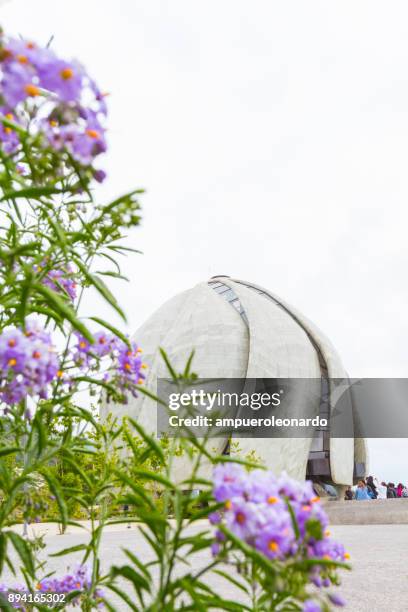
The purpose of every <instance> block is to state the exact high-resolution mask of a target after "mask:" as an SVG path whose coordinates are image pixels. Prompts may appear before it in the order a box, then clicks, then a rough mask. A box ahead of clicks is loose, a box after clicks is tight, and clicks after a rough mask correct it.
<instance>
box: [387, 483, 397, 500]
mask: <svg viewBox="0 0 408 612" xmlns="http://www.w3.org/2000/svg"><path fill="white" fill-rule="evenodd" d="M394 497H397V492H396V490H395V484H394V483H393V482H389V483H388V484H387V498H388V499H394Z"/></svg>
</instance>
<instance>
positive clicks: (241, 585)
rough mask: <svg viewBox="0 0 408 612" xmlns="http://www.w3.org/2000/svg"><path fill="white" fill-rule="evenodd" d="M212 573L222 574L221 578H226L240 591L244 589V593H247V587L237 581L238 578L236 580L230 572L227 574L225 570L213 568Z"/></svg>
mask: <svg viewBox="0 0 408 612" xmlns="http://www.w3.org/2000/svg"><path fill="white" fill-rule="evenodd" d="M213 572H214V574H218V575H219V576H222V577H223V578H225V580H228V582H230V583H231V584H233V585H234V586H236V587H237V588H238V589H241V591H244V593H246V594H248V593H249V591H248V588H247V587H246V586H245V585H244V584H242V582H239V581H238V580H236V579H235V578H233V577H232V576H231V575H230V574H227V572H223V571H222V570H217V569H215V570H213Z"/></svg>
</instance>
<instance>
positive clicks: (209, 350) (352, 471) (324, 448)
mask: <svg viewBox="0 0 408 612" xmlns="http://www.w3.org/2000/svg"><path fill="white" fill-rule="evenodd" d="M134 337H135V339H136V340H137V342H138V344H139V346H141V347H142V349H143V356H144V361H145V362H146V364H147V366H148V369H147V378H146V386H147V387H148V388H149V389H150V390H152V391H153V392H154V391H155V390H156V381H157V378H158V377H164V378H165V377H166V376H168V372H167V370H166V366H165V364H164V362H163V360H162V358H161V356H160V353H159V350H158V349H159V347H162V348H164V350H165V351H166V353H167V354H168V356H169V359H170V362H171V364H172V365H173V367H174V368H175V369H177V370H178V371H182V370H183V369H184V367H185V364H186V361H187V359H188V357H189V355H190V353H191V350H192V349H194V350H195V355H194V361H193V370H194V372H196V373H197V374H198V375H199V377H200V378H221V377H222V378H243V379H245V378H251V379H254V378H271V379H274V378H314V379H316V378H320V379H321V380H322V389H323V388H324V385H326V395H328V397H329V401H328V403H327V402H326V408H325V410H326V411H328V412H330V404H331V402H330V396H331V394H332V393H333V392H334V390H333V389H331V387H330V378H338V379H347V373H346V371H345V369H344V367H343V365H342V363H341V360H340V358H339V356H338V354H337V353H336V351H335V349H334V348H333V346H332V345H331V343H330V342H329V341H328V339H327V338H326V337H325V336H324V335H323V334H322V332H321V331H320V330H319V329H318V328H317V327H315V325H313V323H311V322H310V321H309V320H308V319H306V317H304V316H303V315H302V314H300V313H299V312H297V311H296V310H295V309H294V308H292V307H291V306H288V304H286V303H285V302H284V301H283V300H281V299H280V298H278V297H277V296H275V295H273V294H272V293H270V292H269V291H266V290H264V289H262V288H261V287H258V286H256V285H254V284H252V283H248V282H246V281H242V280H238V279H231V278H229V277H226V276H217V277H213V278H211V279H210V280H209V281H208V282H204V283H200V284H198V285H196V286H195V287H193V288H192V289H189V290H187V291H184V292H183V293H180V294H178V295H176V296H174V297H173V298H171V299H170V300H169V301H167V302H166V303H165V304H163V306H161V307H160V308H159V309H158V310H157V311H156V312H155V313H154V314H153V315H152V316H151V317H150V318H149V319H148V320H147V321H146V322H145V323H144V325H142V327H140V328H139V330H138V331H137V332H136V333H135V336H134ZM323 382H324V384H323ZM318 404H319V405H316V406H314V407H312V412H313V413H314V414H316V413H320V414H321V410H322V403H321V402H318ZM350 406H351V408H350V410H351V413H350V415H349V416H348V418H350V419H353V415H352V405H351V404H350ZM108 410H109V411H112V412H114V414H115V415H116V416H117V415H124V414H128V415H130V416H132V417H133V418H135V419H137V420H138V422H139V423H140V424H141V425H142V426H144V427H145V429H146V430H147V431H148V432H149V433H154V434H155V433H156V404H155V402H154V401H153V400H151V399H150V398H148V397H147V396H143V395H141V396H140V397H138V398H131V399H130V400H129V404H127V405H126V406H115V407H114V408H113V407H112V405H108V406H105V407H104V409H103V413H105V414H106V413H107V411H108ZM215 440H216V442H214V441H212V448H214V449H215V450H217V452H229V450H228V449H229V448H230V444H229V442H230V441H229V440H228V439H225V438H216V439H215ZM215 446H216V448H215ZM233 447H234V445H232V448H233ZM239 447H240V454H244V455H245V454H246V453H247V452H249V451H252V450H255V451H256V453H257V455H258V456H260V457H261V458H262V459H263V460H264V461H265V463H266V464H267V466H268V467H270V468H271V469H273V470H274V471H275V472H276V473H280V472H281V471H283V470H286V472H287V473H288V474H289V475H291V476H292V477H294V478H298V479H304V478H305V477H306V476H307V477H310V478H313V479H316V480H322V481H326V482H333V483H336V484H340V485H347V484H352V483H353V480H354V479H355V478H356V477H361V476H363V475H364V474H365V473H366V463H367V459H366V446H365V441H364V440H362V439H356V440H354V438H333V437H330V433H329V432H320V433H317V435H316V438H315V439H310V438H285V439H270V438H268V439H264V438H261V439H260V438H256V439H255V438H248V439H242V438H241V439H240V440H239ZM185 469H186V466H185V460H183V459H181V460H179V461H178V463H177V465H176V470H177V472H178V474H177V476H176V477H180V478H183V475H184V472H185ZM205 472H206V469H205V468H204V473H205Z"/></svg>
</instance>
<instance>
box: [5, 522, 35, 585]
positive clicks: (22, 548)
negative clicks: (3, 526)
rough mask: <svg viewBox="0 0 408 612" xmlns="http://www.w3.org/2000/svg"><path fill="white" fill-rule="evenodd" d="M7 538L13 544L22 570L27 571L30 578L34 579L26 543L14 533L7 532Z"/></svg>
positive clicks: (33, 570) (31, 561) (31, 557)
mask: <svg viewBox="0 0 408 612" xmlns="http://www.w3.org/2000/svg"><path fill="white" fill-rule="evenodd" d="M7 537H8V539H9V540H10V541H11V543H12V544H13V546H14V548H15V551H16V553H17V554H18V556H19V557H20V559H21V561H22V563H23V566H24V569H25V570H26V571H27V573H28V574H29V576H31V578H34V577H35V567H34V559H33V556H32V553H31V550H30V547H29V545H28V544H27V542H26V541H25V540H24V539H23V538H22V537H21V536H20V535H19V534H18V533H15V532H14V531H7Z"/></svg>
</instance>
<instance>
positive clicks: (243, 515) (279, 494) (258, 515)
mask: <svg viewBox="0 0 408 612" xmlns="http://www.w3.org/2000/svg"><path fill="white" fill-rule="evenodd" d="M214 497H215V499H216V500H217V501H218V502H222V504H223V506H222V510H221V511H216V512H213V513H212V514H210V515H209V520H210V522H211V523H212V524H213V525H216V526H217V531H216V534H215V541H214V542H213V544H212V550H213V554H214V555H215V556H219V557H221V558H223V559H224V560H225V561H226V562H227V563H232V564H233V565H235V566H236V567H237V568H239V573H240V575H241V577H242V579H243V580H244V581H247V583H248V589H247V592H248V593H249V592H250V591H252V599H253V601H256V605H257V606H258V607H257V609H258V608H259V609H262V606H263V605H264V604H266V603H267V605H268V606H269V607H268V608H267V609H275V608H276V609H282V605H283V603H287V602H286V600H290V601H291V602H292V603H293V602H294V601H295V600H296V599H297V600H298V601H299V602H300V603H301V605H302V609H303V610H309V612H313V611H316V612H318V611H320V610H326V609H329V608H328V603H329V602H331V603H333V604H334V605H337V606H341V605H343V601H342V599H341V598H340V597H339V596H338V595H337V594H336V593H329V594H328V595H327V596H326V594H325V593H323V594H321V595H320V596H319V598H316V599H312V598H311V597H310V596H309V591H308V590H307V587H308V586H309V585H310V583H311V584H313V585H314V586H315V587H317V588H318V589H321V588H322V587H329V586H331V585H332V584H333V585H336V584H337V583H338V577H337V574H336V573H335V571H334V570H335V568H336V566H337V564H340V565H342V564H344V562H345V561H346V560H347V559H348V558H349V555H348V553H346V552H345V550H344V547H343V546H342V544H340V543H339V542H336V541H335V540H333V539H332V538H331V537H330V532H329V530H328V529H327V528H328V518H327V515H326V513H325V511H324V509H323V507H322V504H321V501H320V499H319V497H317V496H316V494H315V492H314V491H313V487H312V484H311V482H310V481H308V482H305V483H300V482H298V481H295V480H293V479H291V478H289V477H288V476H286V475H285V474H283V475H281V476H280V477H279V478H276V477H275V475H274V474H273V473H271V472H268V471H264V470H259V469H255V470H253V471H252V472H247V471H246V470H244V468H243V467H242V466H241V465H236V464H228V463H227V464H220V465H218V466H217V467H216V468H215V470H214ZM231 542H233V543H235V545H237V547H238V549H240V550H241V552H246V550H247V547H248V546H249V547H250V548H251V549H253V551H254V552H256V553H258V552H259V553H261V555H263V556H264V557H265V558H266V559H268V560H270V561H272V562H273V563H274V565H275V568H276V569H275V573H274V576H275V579H274V578H273V577H272V579H271V575H270V572H268V571H266V572H265V568H266V567H267V565H266V564H265V562H264V559H263V558H262V557H261V556H259V555H258V554H255V555H254V557H253V559H252V561H251V562H249V563H248V561H247V560H246V559H245V558H244V560H243V559H242V555H241V556H240V557H236V556H235V555H231ZM232 550H234V549H232ZM260 560H261V561H260ZM305 570H309V571H305ZM224 576H225V577H226V579H230V576H229V575H228V574H224ZM255 576H256V580H255V579H254V578H255ZM295 576H296V581H294V577H295ZM293 582H295V583H296V585H297V588H296V590H295V589H293V587H291V584H292V583H293ZM234 583H236V580H235V579H234ZM240 584H241V586H242V587H243V588H245V587H244V585H243V584H242V583H240ZM319 600H320V601H319ZM294 609H298V608H294Z"/></svg>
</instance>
